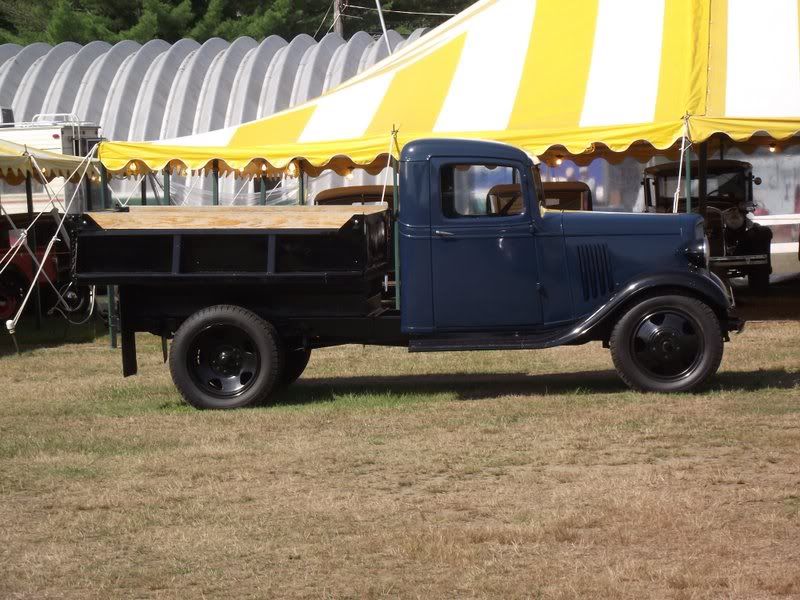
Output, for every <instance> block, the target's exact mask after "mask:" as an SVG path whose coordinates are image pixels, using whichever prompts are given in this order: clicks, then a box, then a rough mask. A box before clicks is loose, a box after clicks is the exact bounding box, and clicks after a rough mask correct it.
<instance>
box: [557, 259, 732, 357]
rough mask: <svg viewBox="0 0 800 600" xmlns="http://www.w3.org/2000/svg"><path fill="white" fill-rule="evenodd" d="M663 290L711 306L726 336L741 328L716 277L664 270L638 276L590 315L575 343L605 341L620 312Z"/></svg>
mask: <svg viewBox="0 0 800 600" xmlns="http://www.w3.org/2000/svg"><path fill="white" fill-rule="evenodd" d="M659 290H663V292H664V293H665V294H667V293H671V294H674V293H685V294H687V295H690V296H693V297H695V298H698V299H699V300H702V301H703V302H705V303H706V304H708V305H709V306H710V307H711V308H712V309H713V310H714V312H716V313H717V315H718V316H719V317H720V325H721V326H722V328H723V333H724V334H727V333H728V332H729V331H731V330H732V329H737V328H740V327H741V324H740V322H739V320H738V319H737V318H736V317H735V316H734V315H733V312H732V309H733V305H732V303H731V300H730V298H729V296H728V292H727V290H726V289H725V285H724V284H723V283H722V280H720V279H719V278H718V277H717V276H716V275H713V274H712V273H710V272H709V271H706V270H705V269H700V270H698V271H662V272H659V273H652V274H647V275H643V276H641V277H638V278H636V279H634V280H632V281H630V282H628V283H627V284H625V286H624V287H622V288H621V289H620V290H619V291H617V292H616V293H615V294H614V295H613V296H611V297H610V298H609V299H608V300H607V301H606V302H605V303H603V304H602V305H601V306H600V307H598V308H597V310H595V311H594V312H593V313H592V314H591V315H589V316H588V317H586V318H585V319H584V320H583V321H581V322H580V323H579V324H578V325H577V327H575V328H574V329H573V330H572V332H571V336H570V337H572V338H573V339H574V340H575V341H589V340H593V339H605V338H606V337H607V334H608V333H610V330H611V327H613V325H614V323H615V322H616V320H617V318H618V317H619V313H620V312H621V311H622V310H623V309H624V308H625V307H626V306H627V305H629V304H631V303H632V302H635V301H636V300H637V299H640V298H644V297H646V296H649V295H652V294H653V293H658V292H659Z"/></svg>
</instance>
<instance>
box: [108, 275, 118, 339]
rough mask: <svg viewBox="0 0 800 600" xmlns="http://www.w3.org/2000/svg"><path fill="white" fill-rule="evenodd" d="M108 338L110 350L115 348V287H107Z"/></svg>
mask: <svg viewBox="0 0 800 600" xmlns="http://www.w3.org/2000/svg"><path fill="white" fill-rule="evenodd" d="M108 338H109V342H110V345H111V349H112V350H115V349H116V347H117V287H116V286H114V285H110V286H108Z"/></svg>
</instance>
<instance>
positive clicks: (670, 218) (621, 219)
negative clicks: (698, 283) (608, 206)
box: [562, 211, 703, 240]
mask: <svg viewBox="0 0 800 600" xmlns="http://www.w3.org/2000/svg"><path fill="white" fill-rule="evenodd" d="M562 215H563V220H562V227H563V231H564V235H566V236H570V237H572V236H584V235H586V236H597V235H602V236H609V235H673V236H680V237H681V238H683V239H687V240H690V239H693V238H694V236H695V230H696V228H697V226H698V224H699V223H701V222H702V221H703V218H702V217H700V216H698V215H686V214H661V213H658V214H656V213H616V212H578V211H564V212H563V213H562Z"/></svg>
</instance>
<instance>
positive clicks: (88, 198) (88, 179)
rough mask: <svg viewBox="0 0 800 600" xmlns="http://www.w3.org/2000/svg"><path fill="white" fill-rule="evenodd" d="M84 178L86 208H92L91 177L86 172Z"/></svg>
mask: <svg viewBox="0 0 800 600" xmlns="http://www.w3.org/2000/svg"><path fill="white" fill-rule="evenodd" d="M85 179H86V210H92V209H93V208H94V206H92V204H93V202H92V178H91V177H89V175H88V174H86V176H85Z"/></svg>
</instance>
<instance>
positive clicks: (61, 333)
mask: <svg viewBox="0 0 800 600" xmlns="http://www.w3.org/2000/svg"><path fill="white" fill-rule="evenodd" d="M0 327H1V328H2V331H0V358H2V357H4V356H9V355H12V354H16V352H17V350H16V348H15V347H14V342H13V340H12V339H11V336H10V335H9V333H8V332H7V331H6V328H5V324H4V323H0ZM105 334H106V329H105V325H104V324H103V323H102V321H100V320H99V319H91V320H90V321H89V322H88V323H84V324H83V325H72V324H70V323H69V322H68V321H67V320H66V319H60V318H45V319H43V320H42V327H41V328H40V329H37V327H36V322H35V320H34V319H33V318H32V317H26V318H25V319H23V320H21V321H20V323H19V324H18V326H17V333H16V338H17V344H19V349H20V351H21V352H23V353H25V352H29V351H31V350H38V349H40V348H53V347H56V346H61V345H62V344H81V343H88V342H91V341H94V340H95V339H96V338H98V337H101V336H103V335H105Z"/></svg>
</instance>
